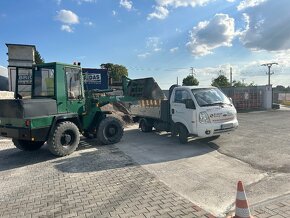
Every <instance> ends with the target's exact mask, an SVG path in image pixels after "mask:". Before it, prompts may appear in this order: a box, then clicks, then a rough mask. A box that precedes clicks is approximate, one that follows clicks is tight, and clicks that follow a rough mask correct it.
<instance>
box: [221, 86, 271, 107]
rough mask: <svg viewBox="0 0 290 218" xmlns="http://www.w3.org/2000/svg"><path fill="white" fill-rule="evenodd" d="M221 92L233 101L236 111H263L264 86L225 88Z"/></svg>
mask: <svg viewBox="0 0 290 218" xmlns="http://www.w3.org/2000/svg"><path fill="white" fill-rule="evenodd" d="M221 90H222V91H223V92H224V93H225V94H226V95H227V96H228V97H230V98H232V100H233V104H234V105H235V107H236V109H237V110H259V109H264V108H265V107H264V101H265V97H264V95H265V86H249V87H226V88H221Z"/></svg>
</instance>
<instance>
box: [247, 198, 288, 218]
mask: <svg viewBox="0 0 290 218" xmlns="http://www.w3.org/2000/svg"><path fill="white" fill-rule="evenodd" d="M251 211H252V214H253V216H255V217H256V218H267V217H271V218H288V217H290V195H286V196H283V197H280V198H277V199H274V200H270V201H268V202H263V203H260V204H258V205H255V206H254V207H253V208H252V210H251Z"/></svg>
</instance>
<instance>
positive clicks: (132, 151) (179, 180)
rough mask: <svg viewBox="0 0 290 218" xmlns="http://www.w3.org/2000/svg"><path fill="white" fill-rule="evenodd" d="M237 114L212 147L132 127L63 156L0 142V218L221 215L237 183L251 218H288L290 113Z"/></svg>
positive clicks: (289, 193)
mask: <svg viewBox="0 0 290 218" xmlns="http://www.w3.org/2000/svg"><path fill="white" fill-rule="evenodd" d="M239 117H240V119H239V120H240V128H239V129H238V131H236V132H235V133H233V134H232V135H231V137H221V138H220V139H218V140H216V141H215V142H212V143H204V142H202V141H200V140H193V141H191V142H190V143H189V144H187V145H180V144H179V143H178V140H177V139H174V138H171V137H170V136H169V135H168V134H165V133H161V134H158V133H148V134H145V133H140V132H139V130H137V129H136V128H131V129H128V130H127V131H126V133H125V137H124V139H123V140H122V141H121V143H119V144H117V145H116V146H108V147H105V146H92V145H94V141H82V143H81V147H80V149H79V150H78V151H77V152H75V153H74V154H72V155H70V156H68V157H64V158H55V157H54V156H52V155H51V154H50V153H49V152H48V150H47V148H46V147H44V148H42V149H40V150H39V151H36V152H33V153H25V152H21V151H19V150H17V149H15V148H14V147H13V145H12V144H11V141H10V140H1V139H0V190H1V192H0V217H13V216H14V217H31V216H32V217H72V216H77V217H86V216H92V217H126V216H128V217H130V216H132V217H155V215H156V217H211V215H210V214H209V213H207V212H205V211H208V212H210V213H212V214H214V215H216V216H220V217H223V216H224V215H225V214H226V213H227V212H229V211H231V210H232V209H233V207H232V206H233V203H234V201H235V195H236V182H237V181H238V180H243V181H244V184H245V188H246V192H247V195H248V198H249V203H250V205H251V211H252V213H253V215H254V216H255V217H258V218H263V217H272V218H279V217H284V218H286V217H290V182H289V181H290V176H289V173H290V172H289V166H290V165H289V160H290V159H289V154H290V151H289V149H290V147H289V143H288V142H289V140H288V142H287V137H288V138H289V132H290V131H289V130H290V126H289V124H288V120H289V117H290V111H289V110H288V111H286V110H285V111H278V112H277V111H276V112H258V113H248V114H240V115H239ZM287 143H288V144H287ZM196 205H198V206H199V207H198V206H196ZM201 208H203V209H201Z"/></svg>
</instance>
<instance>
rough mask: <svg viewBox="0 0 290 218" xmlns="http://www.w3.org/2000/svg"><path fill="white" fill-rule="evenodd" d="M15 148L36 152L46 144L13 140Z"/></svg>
mask: <svg viewBox="0 0 290 218" xmlns="http://www.w3.org/2000/svg"><path fill="white" fill-rule="evenodd" d="M12 142H13V143H14V145H15V147H16V148H18V149H20V150H22V151H35V150H38V149H40V148H41V146H42V145H43V144H44V142H34V141H26V140H18V139H12Z"/></svg>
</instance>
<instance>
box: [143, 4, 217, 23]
mask: <svg viewBox="0 0 290 218" xmlns="http://www.w3.org/2000/svg"><path fill="white" fill-rule="evenodd" d="M212 1H215V0H155V2H156V5H155V6H153V8H154V9H155V10H154V12H152V13H150V14H149V15H148V16H147V19H148V20H151V19H153V18H156V19H165V18H166V17H167V16H168V14H169V8H178V7H196V6H205V5H207V4H208V3H209V2H212Z"/></svg>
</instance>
